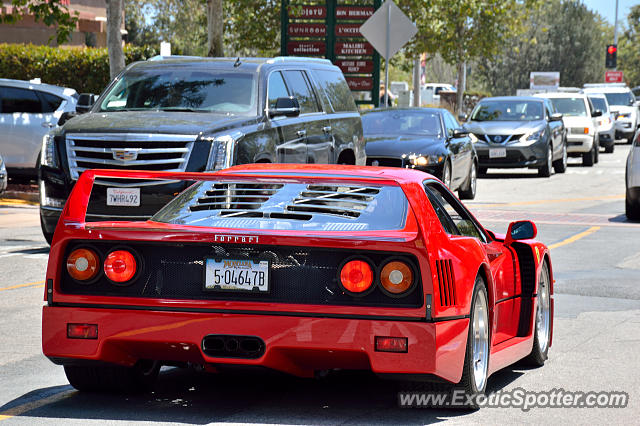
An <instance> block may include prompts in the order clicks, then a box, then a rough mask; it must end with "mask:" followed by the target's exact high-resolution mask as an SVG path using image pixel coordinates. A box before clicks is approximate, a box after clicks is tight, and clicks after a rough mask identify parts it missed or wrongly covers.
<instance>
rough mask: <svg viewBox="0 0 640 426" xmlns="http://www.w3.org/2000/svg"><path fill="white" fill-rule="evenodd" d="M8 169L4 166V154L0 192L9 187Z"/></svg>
mask: <svg viewBox="0 0 640 426" xmlns="http://www.w3.org/2000/svg"><path fill="white" fill-rule="evenodd" d="M7 180H8V179H7V169H6V168H5V167H4V160H2V156H1V155H0V194H2V193H3V192H4V190H5V189H7Z"/></svg>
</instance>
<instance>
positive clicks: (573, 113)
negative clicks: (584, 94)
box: [551, 98, 587, 117]
mask: <svg viewBox="0 0 640 426" xmlns="http://www.w3.org/2000/svg"><path fill="white" fill-rule="evenodd" d="M551 103H552V104H553V106H554V107H555V108H556V111H558V112H559V113H560V114H562V115H564V116H567V117H587V106H586V105H585V103H584V99H583V98H551Z"/></svg>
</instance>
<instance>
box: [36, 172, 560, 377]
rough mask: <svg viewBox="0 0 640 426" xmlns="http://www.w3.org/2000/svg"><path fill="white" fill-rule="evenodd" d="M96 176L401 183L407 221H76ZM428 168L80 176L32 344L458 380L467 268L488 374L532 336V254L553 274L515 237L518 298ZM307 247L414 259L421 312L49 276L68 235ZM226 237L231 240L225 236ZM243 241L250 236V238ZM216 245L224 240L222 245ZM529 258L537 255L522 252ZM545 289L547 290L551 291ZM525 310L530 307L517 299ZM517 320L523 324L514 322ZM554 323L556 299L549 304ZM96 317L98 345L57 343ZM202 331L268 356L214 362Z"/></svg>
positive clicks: (540, 251)
mask: <svg viewBox="0 0 640 426" xmlns="http://www.w3.org/2000/svg"><path fill="white" fill-rule="evenodd" d="M96 176H101V177H112V178H136V179H156V180H157V179H169V180H177V179H179V180H194V181H202V180H216V181H217V180H220V179H233V180H234V181H239V180H240V181H242V180H247V181H261V180H265V181H267V180H268V181H273V180H282V181H287V182H318V181H320V182H332V183H341V182H351V183H353V182H357V183H359V184H382V185H391V186H400V187H401V188H402V190H403V191H404V194H405V196H406V198H407V199H408V201H409V206H410V209H409V212H408V214H407V218H406V221H405V227H404V229H401V230H391V231H356V232H343V231H336V232H324V231H323V232H312V231H287V230H278V231H273V230H256V229H249V230H248V229H228V228H205V227H200V226H188V225H174V224H166V223H159V222H152V221H147V222H91V223H87V222H85V214H86V210H87V205H88V204H89V200H90V194H91V189H92V186H93V181H94V179H95V177H96ZM427 179H430V180H436V179H435V178H433V177H431V176H430V175H427V174H424V173H421V172H416V171H412V170H407V169H399V168H377V167H357V166H332V165H326V166H325V165H313V166H308V165H262V164H256V165H246V166H238V167H233V168H231V169H227V170H224V171H221V172H218V173H210V174H200V173H171V172H131V171H126V172H124V171H113V170H109V171H93V170H90V171H86V172H84V173H83V174H82V176H81V178H80V179H79V180H78V182H77V183H76V185H75V187H74V189H73V191H72V193H71V196H70V198H69V200H68V202H67V204H66V205H65V208H64V210H63V213H62V216H61V218H60V222H59V224H58V227H57V229H56V233H55V236H54V240H53V244H52V247H51V251H50V256H49V262H48V268H47V275H46V278H47V285H46V292H45V300H47V301H48V304H47V306H45V307H44V308H43V334H42V342H43V351H44V354H45V355H46V356H48V357H49V358H51V359H52V360H53V361H54V362H58V363H63V364H64V363H69V362H70V361H74V360H93V361H103V362H109V363H115V364H120V365H133V364H134V363H135V362H136V361H137V360H139V359H156V360H162V361H172V362H192V363H196V364H202V365H205V366H207V367H208V368H215V366H216V365H220V364H236V365H238V364H239V365H261V366H265V367H269V368H273V369H276V370H280V371H284V372H288V373H291V374H295V375H298V376H311V375H312V374H313V373H314V371H316V370H322V369H330V368H356V369H370V370H372V371H373V372H375V373H379V374H411V375H432V376H435V377H439V378H442V379H445V380H447V381H450V382H454V383H455V382H458V381H459V380H460V378H461V376H462V365H463V362H464V357H465V349H466V342H467V334H468V326H469V319H468V318H469V312H470V304H471V295H472V291H473V284H474V282H475V280H476V277H477V276H478V275H481V276H482V277H483V279H484V280H485V283H486V285H487V289H488V295H489V311H490V312H489V314H490V323H491V348H490V350H491V355H490V364H489V374H491V373H493V372H495V371H497V370H498V369H500V368H503V367H505V366H507V365H509V364H512V363H513V362H515V361H517V360H519V359H521V358H523V357H524V356H526V355H527V354H528V353H529V352H530V351H531V348H532V344H533V324H534V313H535V308H536V305H535V303H536V298H535V292H536V290H535V288H537V280H538V277H539V275H540V268H541V267H542V265H543V262H547V264H548V266H549V271H550V273H551V282H553V278H552V277H553V275H552V270H551V262H550V258H549V251H548V249H547V248H546V247H545V246H544V245H543V244H541V243H539V242H537V241H534V240H528V241H519V242H518V244H519V245H520V247H521V248H522V249H523V250H525V249H526V250H531V254H532V258H533V270H532V271H529V272H530V273H531V274H535V276H531V277H529V278H527V279H530V280H533V281H531V282H532V283H534V285H535V288H534V289H533V293H532V294H528V295H527V297H525V296H523V294H522V292H523V284H522V282H521V278H520V277H521V270H520V262H519V261H518V260H517V259H518V257H517V254H516V251H515V249H514V248H513V247H511V246H505V245H504V243H503V241H501V240H500V236H496V238H495V239H494V240H493V241H489V242H488V243H486V244H485V243H482V242H480V241H479V240H477V239H475V238H471V237H461V236H451V235H447V234H446V233H445V232H444V229H443V228H442V225H441V224H440V222H439V220H438V218H437V216H436V214H435V211H434V209H433V208H432V206H431V204H430V203H429V202H428V200H427V198H426V195H425V192H424V188H423V181H425V180H427ZM243 236H244V237H245V241H244V242H245V243H246V244H254V245H257V246H259V245H276V246H293V247H316V248H321V247H324V248H336V249H347V250H352V251H354V252H358V250H376V251H384V252H398V253H406V254H410V255H413V256H415V258H416V259H417V261H418V264H419V265H418V267H419V272H420V274H421V278H422V291H423V293H424V294H423V296H424V297H423V298H422V300H423V304H422V306H420V307H415V308H407V307H386V306H385V307H374V306H356V305H354V306H344V305H335V306H334V305H324V304H316V305H314V304H294V303H265V302H257V301H238V300H233V301H229V300H184V299H167V298H137V297H119V296H96V295H86V294H85V295H82V294H66V293H64V292H63V291H61V287H60V282H61V277H62V274H63V268H64V267H65V264H66V260H65V258H64V257H65V250H66V248H67V246H68V245H69V244H70V243H73V242H74V241H76V240H85V241H90V240H95V241H100V242H101V243H104V242H108V241H127V242H128V243H131V244H135V243H136V242H145V243H147V242H157V243H169V244H171V243H180V244H192V243H193V244H196V243H209V244H210V243H216V244H219V243H221V242H223V243H224V242H225V239H227V240H226V241H227V242H228V241H229V239H231V240H233V241H234V242H236V243H242V242H243V241H242V237H243ZM236 237H237V240H236ZM247 237H256V238H255V241H253V240H252V241H249V238H247ZM221 239H222V241H221ZM533 253H535V255H533ZM441 259H448V260H451V265H452V274H453V275H452V276H453V277H455V282H454V287H455V288H454V290H455V303H453V304H449V305H450V306H449V305H446V304H445V305H443V304H442V303H441V301H442V300H443V298H444V294H442V293H443V292H442V290H441V286H439V285H438V283H439V281H440V277H439V273H438V267H439V266H438V265H439V264H438V263H437V262H438V261H439V260H441ZM551 294H553V287H551ZM527 298H528V299H529V300H528V301H527V302H526V303H529V304H530V306H531V309H530V312H529V313H526V312H525V313H521V309H520V307H521V306H523V305H524V304H525V302H524V300H525V299H527ZM523 317H524V319H523ZM551 318H553V298H551ZM69 323H81V324H97V325H98V338H97V339H70V338H67V335H66V333H67V324H69ZM210 333H220V334H233V335H248V336H258V337H260V338H261V339H262V340H263V341H264V342H265V346H266V349H265V353H264V355H262V356H261V357H260V358H257V359H244V358H234V359H230V358H221V357H220V358H215V357H210V356H208V355H206V354H205V353H204V351H203V349H202V346H201V342H202V339H203V337H204V336H205V335H207V334H210ZM375 336H397V337H406V338H407V341H408V352H407V353H388V352H378V351H376V350H375V347H374V345H375V343H374V338H375Z"/></svg>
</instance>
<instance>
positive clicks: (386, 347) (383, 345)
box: [375, 336, 409, 353]
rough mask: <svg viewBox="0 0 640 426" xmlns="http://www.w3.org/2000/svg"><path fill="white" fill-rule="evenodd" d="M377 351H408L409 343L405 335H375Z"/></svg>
mask: <svg viewBox="0 0 640 426" xmlns="http://www.w3.org/2000/svg"><path fill="white" fill-rule="evenodd" d="M375 341H376V351H377V352H401V353H406V352H408V350H409V348H408V346H409V344H408V342H407V338H406V337H384V336H376V339H375Z"/></svg>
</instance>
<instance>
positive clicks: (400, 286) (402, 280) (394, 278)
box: [380, 260, 413, 295]
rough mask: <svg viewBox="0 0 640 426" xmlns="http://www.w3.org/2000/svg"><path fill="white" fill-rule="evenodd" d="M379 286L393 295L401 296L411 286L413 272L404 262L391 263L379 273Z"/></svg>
mask: <svg viewBox="0 0 640 426" xmlns="http://www.w3.org/2000/svg"><path fill="white" fill-rule="evenodd" d="M380 284H382V288H384V289H385V290H386V291H387V292H389V293H391V294H393V295H397V294H402V293H404V292H406V291H407V290H409V289H410V288H411V285H412V284H413V270H412V269H411V267H410V266H409V265H407V264H406V263H404V262H400V261H397V260H394V261H391V262H389V263H387V264H386V265H384V267H383V268H382V271H380Z"/></svg>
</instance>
